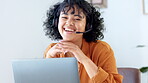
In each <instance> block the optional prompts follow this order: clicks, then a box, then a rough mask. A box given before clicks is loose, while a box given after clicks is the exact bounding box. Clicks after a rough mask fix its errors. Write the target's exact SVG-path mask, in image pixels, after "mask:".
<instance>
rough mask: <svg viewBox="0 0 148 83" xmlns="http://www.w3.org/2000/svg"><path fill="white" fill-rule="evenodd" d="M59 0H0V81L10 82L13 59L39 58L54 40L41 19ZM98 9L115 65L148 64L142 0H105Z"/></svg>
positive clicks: (147, 16)
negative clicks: (104, 3)
mask: <svg viewBox="0 0 148 83" xmlns="http://www.w3.org/2000/svg"><path fill="white" fill-rule="evenodd" d="M59 1H60V0H0V83H14V79H13V72H12V66H11V61H12V60H13V59H28V58H43V54H44V50H45V49H46V47H47V46H48V45H49V44H50V43H52V42H54V41H51V40H50V39H48V38H47V37H46V36H45V33H44V31H43V26H42V25H43V21H44V20H45V19H46V11H47V10H48V8H49V7H50V6H51V5H53V4H55V3H57V2H59ZM100 12H101V13H102V17H103V18H104V21H105V22H104V23H105V27H106V31H105V32H104V35H105V38H104V39H103V41H106V42H107V43H109V44H110V45H111V47H112V48H113V50H114V52H115V57H116V61H117V66H118V67H134V68H141V67H144V66H148V60H147V59H148V52H147V51H148V33H147V31H148V23H147V22H148V15H146V14H144V13H143V0H107V7H106V8H101V9H100ZM143 78H144V76H142V83H146V82H145V81H144V79H143Z"/></svg>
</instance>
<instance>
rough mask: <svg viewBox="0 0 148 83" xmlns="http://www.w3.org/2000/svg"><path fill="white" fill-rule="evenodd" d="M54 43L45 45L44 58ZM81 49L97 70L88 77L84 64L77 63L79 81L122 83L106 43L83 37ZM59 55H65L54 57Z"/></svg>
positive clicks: (112, 55) (86, 82) (82, 82)
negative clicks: (92, 75)
mask: <svg viewBox="0 0 148 83" xmlns="http://www.w3.org/2000/svg"><path fill="white" fill-rule="evenodd" d="M55 44H56V43H52V44H50V45H49V46H48V47H47V49H46V50H45V53H44V58H45V57H46V53H47V52H48V50H49V49H50V48H51V47H52V46H54V45H55ZM81 50H82V51H83V53H84V54H85V55H86V56H87V57H88V58H90V59H91V60H92V61H93V62H94V63H95V64H96V65H97V66H98V72H97V74H96V75H95V76H94V77H93V78H91V79H90V78H89V76H88V74H87V72H86V70H85V68H84V66H83V65H82V64H79V76H80V83H122V78H123V77H122V76H121V75H120V74H118V71H117V67H116V60H115V57H114V53H113V50H112V49H111V47H110V46H109V45H108V44H107V43H105V42H103V41H98V42H91V43H88V42H86V41H85V40H84V39H83V43H82V48H81ZM60 57H66V56H64V54H60V55H58V56H56V58H60ZM51 58H53V57H51Z"/></svg>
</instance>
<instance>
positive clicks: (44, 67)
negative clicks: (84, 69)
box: [12, 58, 79, 83]
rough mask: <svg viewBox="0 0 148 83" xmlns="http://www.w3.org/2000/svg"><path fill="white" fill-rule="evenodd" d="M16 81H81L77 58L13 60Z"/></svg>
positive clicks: (24, 82) (18, 82)
mask: <svg viewBox="0 0 148 83" xmlns="http://www.w3.org/2000/svg"><path fill="white" fill-rule="evenodd" d="M12 67H13V74H14V80H15V83H79V74H78V66H77V60H76V59H75V58H49V59H23V60H22V59H21V60H20V59H18V60H13V61H12Z"/></svg>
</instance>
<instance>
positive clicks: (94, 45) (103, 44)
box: [90, 40, 111, 50]
mask: <svg viewBox="0 0 148 83" xmlns="http://www.w3.org/2000/svg"><path fill="white" fill-rule="evenodd" d="M90 46H91V48H97V49H102V50H103V49H104V50H111V46H110V45H109V44H108V43H106V42H105V41H101V40H97V42H91V43H90Z"/></svg>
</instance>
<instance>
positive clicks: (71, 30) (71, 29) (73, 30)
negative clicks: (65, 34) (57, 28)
mask: <svg viewBox="0 0 148 83" xmlns="http://www.w3.org/2000/svg"><path fill="white" fill-rule="evenodd" d="M65 30H66V31H74V30H72V29H65Z"/></svg>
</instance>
